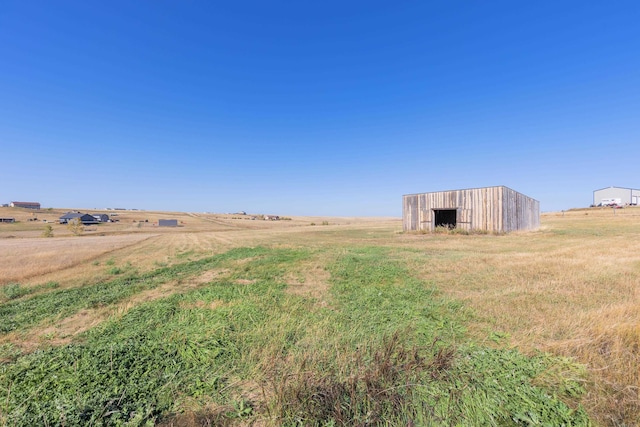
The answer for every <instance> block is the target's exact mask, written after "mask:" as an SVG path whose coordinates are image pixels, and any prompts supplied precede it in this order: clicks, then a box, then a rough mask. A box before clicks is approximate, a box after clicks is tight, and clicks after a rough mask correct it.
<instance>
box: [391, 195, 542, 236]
mask: <svg viewBox="0 0 640 427" xmlns="http://www.w3.org/2000/svg"><path fill="white" fill-rule="evenodd" d="M539 226H540V202H539V201H537V200H535V199H532V198H531V197H527V196H525V195H524V194H521V193H518V192H517V191H514V190H512V189H510V188H508V187H505V186H498V187H483V188H471V189H466V190H451V191H437V192H433V193H420V194H407V195H404V196H402V228H403V229H404V231H419V230H421V231H434V230H435V228H436V227H447V228H460V229H463V230H468V231H471V230H481V231H488V232H495V233H501V232H509V231H515V230H534V229H536V228H538V227H539Z"/></svg>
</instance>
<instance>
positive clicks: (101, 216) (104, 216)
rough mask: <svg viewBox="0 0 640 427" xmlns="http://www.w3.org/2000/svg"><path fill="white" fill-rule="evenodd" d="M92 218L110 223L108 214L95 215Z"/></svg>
mask: <svg viewBox="0 0 640 427" xmlns="http://www.w3.org/2000/svg"><path fill="white" fill-rule="evenodd" d="M91 216H92V217H94V218H95V219H96V220H97V221H98V222H109V215H107V214H93V215H91Z"/></svg>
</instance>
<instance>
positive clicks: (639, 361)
mask: <svg viewBox="0 0 640 427" xmlns="http://www.w3.org/2000/svg"><path fill="white" fill-rule="evenodd" d="M2 216H6V215H2ZM165 217H168V214H167V213H156V212H126V213H122V214H121V215H120V218H121V220H120V222H119V223H114V224H104V225H101V226H98V227H97V228H98V230H97V231H89V232H87V233H85V235H83V236H80V237H70V236H69V235H68V232H67V231H66V229H65V228H64V227H63V226H59V227H56V228H55V229H54V233H55V235H56V236H62V237H54V238H51V239H44V238H40V237H37V236H39V230H40V229H41V228H42V224H33V223H28V222H21V223H20V224H3V225H0V257H2V259H3V260H4V262H2V263H0V283H8V282H16V281H17V282H20V283H21V284H23V285H25V286H38V285H41V284H43V283H46V282H49V281H56V282H59V284H60V286H61V287H75V286H83V285H84V284H86V283H89V282H91V281H99V280H104V279H105V278H107V277H109V274H110V273H109V269H108V266H109V265H114V266H122V268H130V269H136V270H138V271H153V270H154V269H157V268H158V267H160V266H167V265H178V264H179V263H181V262H185V261H188V260H197V259H201V258H204V257H206V256H211V255H214V254H220V253H223V252H225V251H227V250H229V249H232V248H242V247H255V246H258V245H266V246H269V247H273V248H311V249H313V250H315V251H317V253H319V254H326V255H317V256H316V257H315V258H314V259H313V260H312V261H306V262H307V264H305V265H304V266H302V270H303V271H304V272H305V273H304V274H302V275H301V273H296V274H297V275H296V274H293V273H291V278H290V279H289V280H288V283H289V286H290V287H291V288H292V292H294V293H298V294H301V295H311V296H313V297H314V298H319V299H321V298H322V296H323V294H325V296H326V294H327V293H328V292H329V291H328V290H329V288H330V280H329V278H328V273H327V272H326V269H324V268H323V265H324V263H325V261H327V260H328V258H329V257H331V256H333V255H332V254H335V253H339V252H340V251H341V248H345V249H344V250H345V251H346V250H347V248H352V247H365V246H366V247H384V248H388V249H389V250H390V251H391V252H390V253H391V254H392V256H394V257H398V258H399V259H402V262H405V263H406V264H407V265H408V266H409V267H410V269H411V270H412V271H413V272H414V273H415V274H416V275H418V276H419V277H420V278H421V279H422V280H424V281H425V283H429V284H433V285H434V286H436V287H437V288H438V289H439V290H441V291H442V292H443V293H445V294H446V295H448V296H449V297H451V298H453V299H455V300H457V301H461V302H462V303H463V304H464V306H465V307H467V308H469V310H470V311H471V312H472V313H473V314H472V321H471V322H469V325H468V330H467V333H468V334H469V335H470V336H471V337H473V339H474V340H475V341H476V342H478V343H481V344H482V345H488V346H494V347H497V348H505V347H506V348H517V349H520V350H521V351H523V352H525V353H527V354H535V353H536V352H538V351H543V352H550V353H552V354H556V355H560V356H566V357H569V358H573V359H574V360H575V361H577V362H579V363H581V364H584V366H585V367H586V369H587V372H588V378H587V380H586V382H585V383H584V387H585V389H586V393H585V394H584V395H583V396H581V397H580V399H579V400H580V402H581V404H582V405H583V406H584V407H585V408H586V410H587V412H588V413H589V414H590V416H591V417H592V419H593V420H594V421H595V422H596V423H598V424H601V425H611V426H613V425H638V424H640V368H638V367H639V366H640V326H638V325H640V286H639V285H640V209H638V208H627V209H621V210H615V211H614V210H611V209H596V208H594V209H584V210H572V211H567V212H564V213H547V214H543V215H542V227H541V229H540V230H538V231H534V232H522V233H512V234H509V235H500V236H496V235H469V236H464V235H448V234H410V233H407V234H405V233H402V232H401V221H400V219H393V218H391V219H389V218H387V219H375V218H366V219H365V218H320V217H314V218H311V217H305V218H293V219H292V220H290V221H273V222H271V221H253V220H250V219H247V218H244V217H239V216H235V215H213V214H185V213H173V214H172V217H175V218H177V219H179V221H181V227H178V228H175V229H159V228H158V227H154V226H153V225H149V223H148V222H144V220H149V222H150V223H153V222H154V221H157V219H159V218H165ZM134 221H135V222H134ZM140 221H143V222H140ZM323 223H326V225H322V224H323ZM138 224H142V225H138ZM312 224H314V225H312ZM11 236H13V237H11ZM60 253H66V254H68V257H61V256H60V255H59V254H60ZM125 266H126V267H125ZM198 283H199V282H198ZM194 286H195V285H194ZM305 287H306V289H305ZM180 289H181V288H180V287H179V286H176V285H175V284H168V285H165V288H164V292H165V293H164V294H163V297H164V296H166V293H167V292H181V290H180ZM139 300H144V299H143V298H140V299H139ZM136 301H137V300H136V299H132V300H130V301H128V302H125V303H123V304H124V305H125V306H126V307H128V308H130V307H131V306H132V305H135V304H136ZM128 308H127V309H128ZM120 310H121V309H120ZM83 316H88V317H89V318H90V317H91V316H92V313H91V312H85V313H84V314H83ZM96 316H97V317H99V318H100V319H104V318H105V315H104V312H102V313H96ZM62 322H64V319H62ZM83 322H85V323H90V324H93V323H91V322H92V321H91V319H86V318H85V319H84V320H83ZM49 326H51V325H49ZM6 339H10V340H11V341H12V342H14V343H15V344H17V345H19V344H20V340H30V341H34V335H33V334H13V335H10V336H7V337H5V340H3V341H5V342H6ZM36 341H37V340H36ZM49 344H50V342H47V341H44V342H42V341H38V342H36V343H35V346H36V347H37V346H39V345H45V346H46V345H49ZM25 347H29V348H33V347H34V343H33V342H31V343H30V344H29V346H25Z"/></svg>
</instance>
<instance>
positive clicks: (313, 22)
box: [0, 0, 640, 216]
mask: <svg viewBox="0 0 640 427" xmlns="http://www.w3.org/2000/svg"><path fill="white" fill-rule="evenodd" d="M638 22H640V6H639V4H638V3H637V2H631V1H629V2H624V1H619V2H604V1H603V2H584V1H580V2H578V1H563V2H555V1H553V2H552V1H540V2H514V1H492V2H478V1H421V2H379V1H366V2H364V1H353V2H348V1H347V2H345V1H324V2H300V1H269V2H264V1H244V2H205V1H166V0H154V1H136V2H134V1H129V0H127V1H108V2H104V1H103V2H97V1H84V0H83V1H64V0H61V1H55V2H52V1H31V0H30V1H14V0H5V1H3V2H2V3H0V183H1V184H0V202H2V203H8V202H9V201H12V200H18V201H23V200H24V201H39V202H41V203H42V204H43V206H47V207H78V208H83V207H84V208H94V207H96V208H103V207H125V208H139V209H163V210H176V211H199V212H200V211H211V212H234V211H239V210H245V211H248V212H261V213H276V214H283V215H336V216H351V215H358V216H400V215H401V201H402V195H403V194H408V193H418V192H427V191H439V190H449V189H457V188H471V187H483V186H493V185H506V186H508V187H511V188H513V189H515V190H517V191H520V192H522V193H524V194H527V195H528V196H530V197H533V198H535V199H538V200H540V202H541V208H542V210H543V211H553V210H561V209H568V208H572V207H582V206H587V205H589V204H590V203H591V199H592V191H593V190H596V189H599V188H602V187H607V186H610V185H614V186H622V187H633V188H640V174H639V173H638V170H639V167H640V120H639V118H640V25H638Z"/></svg>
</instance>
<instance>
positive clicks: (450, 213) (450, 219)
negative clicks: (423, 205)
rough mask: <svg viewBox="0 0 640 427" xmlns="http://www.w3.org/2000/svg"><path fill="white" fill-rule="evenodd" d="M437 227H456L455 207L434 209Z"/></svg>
mask: <svg viewBox="0 0 640 427" xmlns="http://www.w3.org/2000/svg"><path fill="white" fill-rule="evenodd" d="M433 214H434V218H435V224H434V225H435V226H436V227H447V228H448V229H452V228H456V210H455V209H434V210H433Z"/></svg>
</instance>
